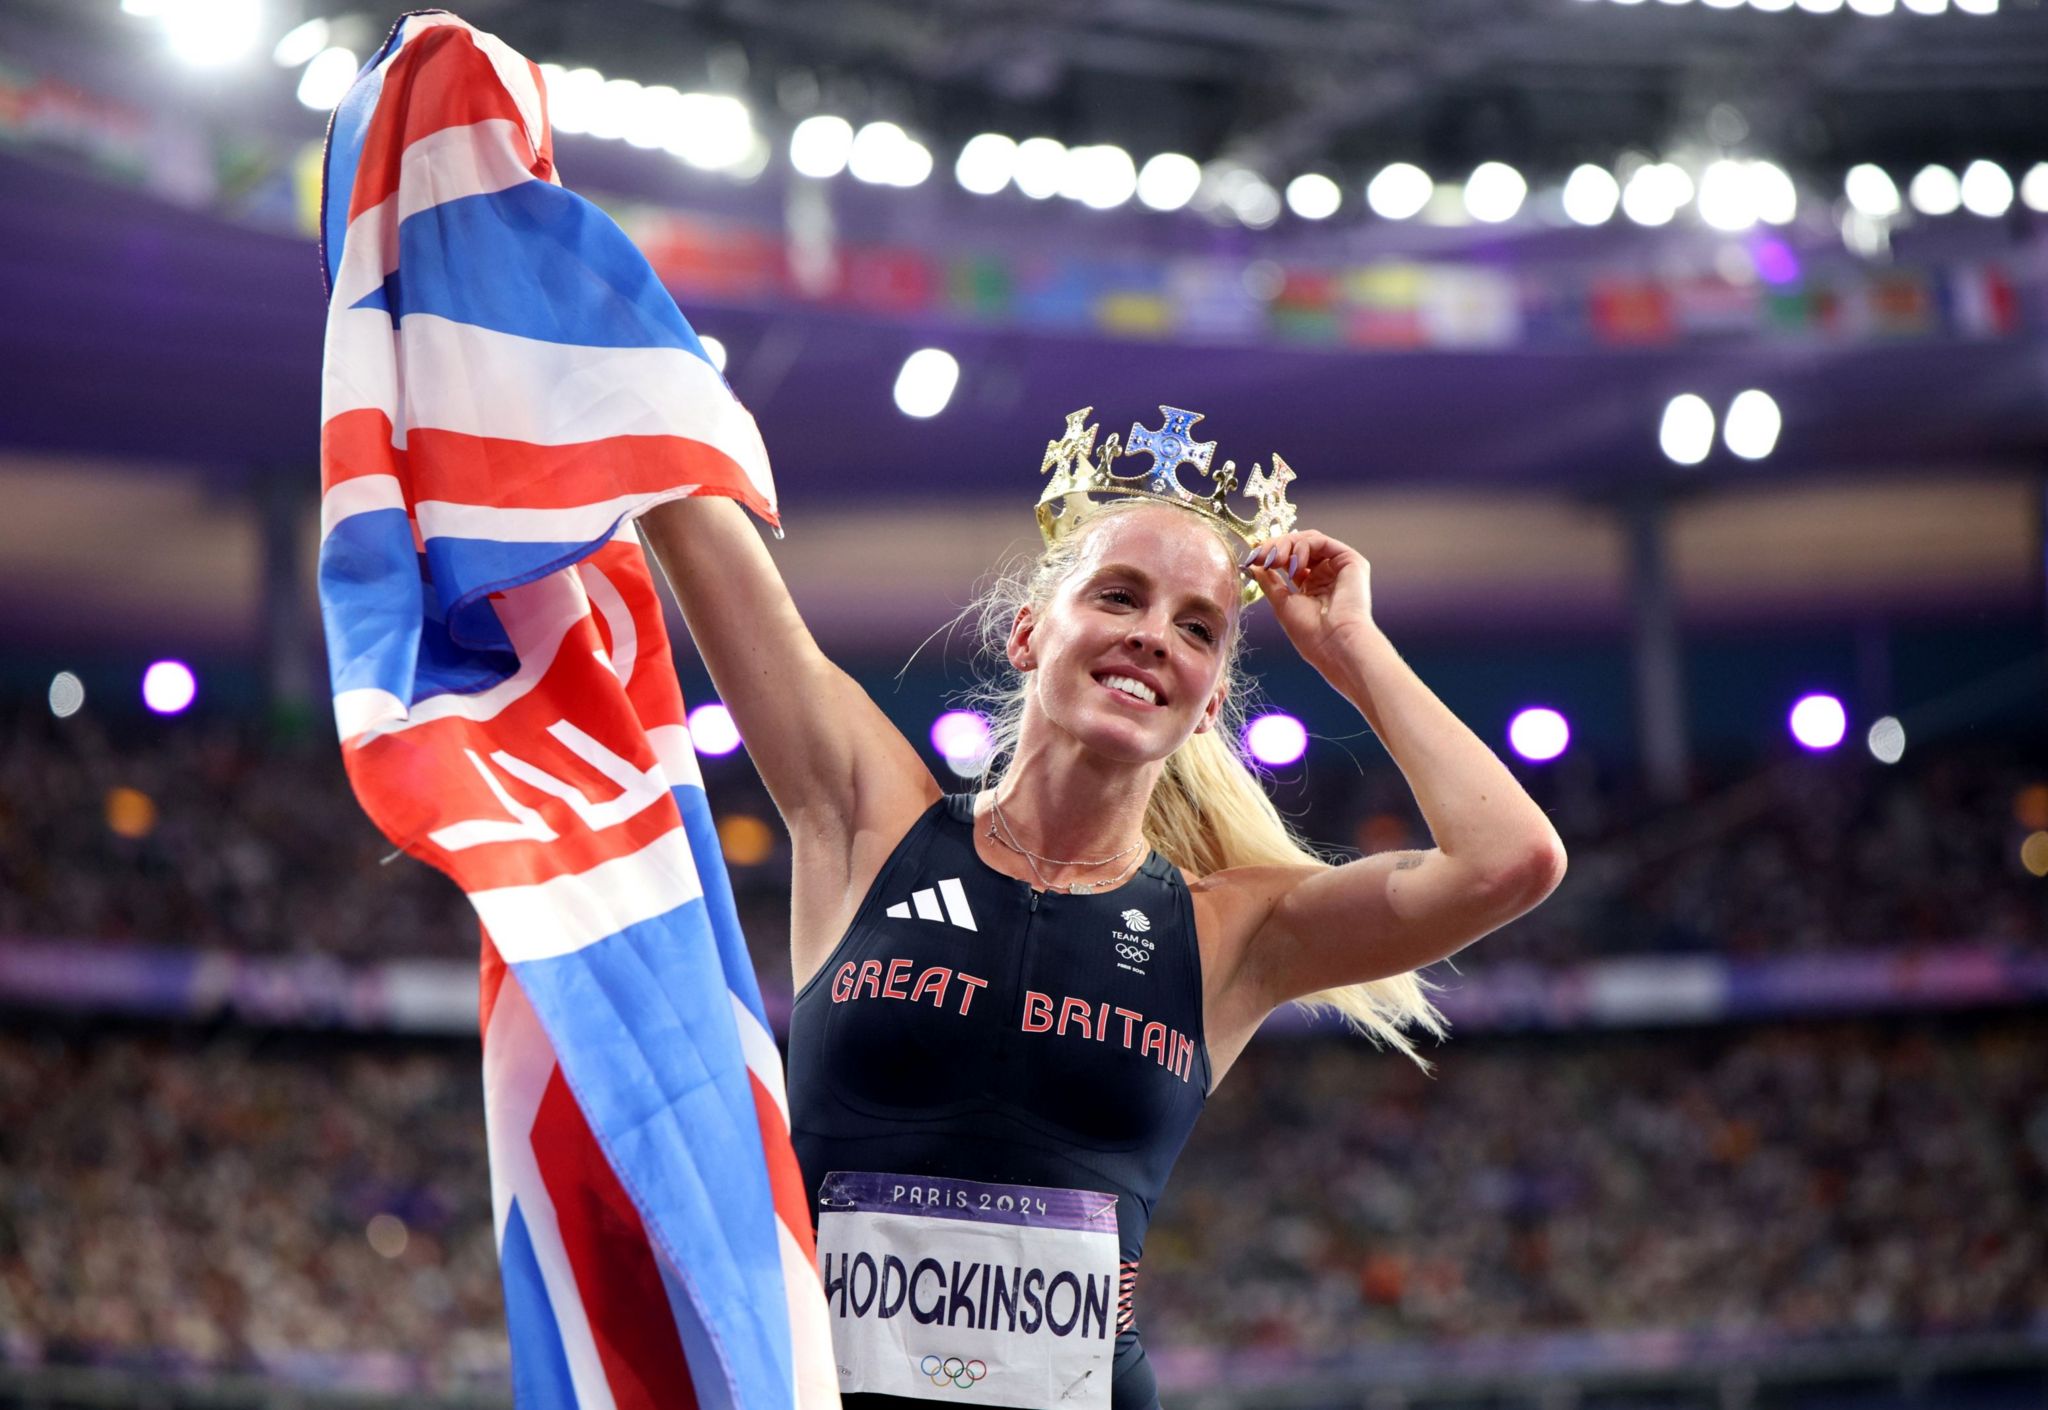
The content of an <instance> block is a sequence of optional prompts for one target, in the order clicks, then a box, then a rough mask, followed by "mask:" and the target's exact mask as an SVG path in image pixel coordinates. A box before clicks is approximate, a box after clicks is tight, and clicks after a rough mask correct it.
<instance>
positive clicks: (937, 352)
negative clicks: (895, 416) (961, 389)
mask: <svg viewBox="0 0 2048 1410" xmlns="http://www.w3.org/2000/svg"><path fill="white" fill-rule="evenodd" d="M959 385H960V363H959V362H958V360H956V359H955V358H954V356H953V354H951V353H949V352H947V351H946V350H945V349H943V348H919V349H918V350H917V351H916V352H914V353H912V354H911V355H910V356H909V357H907V358H905V359H904V360H903V370H902V371H901V372H899V373H897V374H896V409H897V410H898V411H900V412H902V413H903V414H904V415H905V416H916V417H919V418H923V417H928V416H937V415H938V414H939V413H940V412H942V411H944V410H945V409H946V403H947V402H949V401H951V400H952V399H953V388H955V387H957V386H959Z"/></svg>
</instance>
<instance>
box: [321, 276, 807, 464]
mask: <svg viewBox="0 0 2048 1410" xmlns="http://www.w3.org/2000/svg"><path fill="white" fill-rule="evenodd" d="M394 342H395V344H396V346H395V347H394ZM400 360H402V361H403V362H404V364H405V383H406V390H407V395H406V398H405V403H404V406H403V407H402V408H401V407H400V405H399V397H398V395H397V382H396V377H395V375H387V373H388V371H389V370H390V369H395V367H396V365H397V362H398V361H400ZM344 368H345V369H347V370H348V372H349V374H350V376H349V377H348V378H347V379H346V380H342V379H340V378H339V375H338V370H339V369H344ZM326 372H327V377H326V385H325V386H324V388H323V393H322V407H321V414H322V415H323V416H324V417H326V418H329V419H331V418H333V417H334V416H336V415H338V414H340V413H341V412H344V411H351V410H356V409H360V408H362V407H372V408H374V409H376V410H379V411H382V412H383V413H384V414H385V415H386V416H388V417H390V418H391V424H392V427H393V434H392V440H393V442H394V443H395V444H397V445H400V446H402V445H404V444H405V435H406V432H407V430H408V429H410V428H413V427H419V428H422V429H432V430H440V431H453V432H456V433H458V434H461V435H467V436H479V437H491V438H495V439H499V440H511V441H525V442H526V443H528V444H529V445H548V446H560V445H582V444H585V443H587V442H590V441H601V440H606V439H609V438H611V437H613V436H675V437H680V438H683V439H687V440H693V441H699V442H701V443H703V444H705V445H708V446H710V447H711V448H712V449H714V450H717V451H718V452H720V453H721V454H723V455H725V456H726V457H727V458H728V459H730V460H732V461H733V462H734V463H736V464H737V465H739V466H740V468H741V469H742V470H744V471H745V472H746V475H747V478H748V479H749V480H750V481H752V482H753V485H754V488H755V489H756V490H758V491H760V492H761V494H762V495H764V496H765V497H767V498H768V499H769V501H770V502H771V503H772V502H773V499H774V485H775V481H774V477H773V475H772V474H771V473H770V472H769V469H768V452H767V449H766V448H765V447H764V446H763V445H762V444H761V431H760V428H759V427H758V426H756V425H755V424H754V418H753V417H752V416H751V415H750V414H748V412H747V409H746V408H745V407H743V406H741V405H740V404H739V401H738V400H737V399H736V398H735V397H734V396H733V394H732V392H731V391H730V390H729V389H728V388H727V387H726V385H725V382H724V381H723V380H722V379H721V378H720V377H719V375H718V373H717V372H716V371H715V370H714V369H713V368H712V366H711V364H710V363H708V362H706V361H705V360H704V359H703V358H701V357H698V356H697V355H695V354H694V353H688V352H684V351H683V350H682V349H680V348H594V347H582V346H578V345H574V344H569V343H550V342H545V341H542V340H541V339H538V338H522V337H520V336H519V335H518V334H516V333H500V332H497V331H496V330H494V329H489V328H479V327H477V326H475V325H473V324H468V323H456V322H453V321H452V320H450V319H447V318H443V317H441V316H439V315H438V314H428V313H415V314H411V315H408V316H407V318H406V319H405V321H404V323H403V324H402V325H401V326H400V327H399V328H398V330H397V332H396V335H395V339H394V333H393V329H392V325H391V319H390V316H389V315H387V314H386V313H384V312H383V311H382V310H381V309H374V308H371V309H358V308H349V307H347V306H346V305H344V304H343V303H342V302H341V300H340V299H339V298H337V299H336V300H335V304H334V307H333V309H332V311H331V312H330V314H329V316H328V320H327V362H326ZM478 387H489V388H490V389H491V395H490V396H488V397H479V396H477V395H476V390H475V389H476V388H478ZM649 498H650V499H652V498H654V496H649Z"/></svg>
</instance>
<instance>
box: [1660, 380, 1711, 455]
mask: <svg viewBox="0 0 2048 1410" xmlns="http://www.w3.org/2000/svg"><path fill="white" fill-rule="evenodd" d="M1657 444H1658V446H1659V447H1661V448H1662V450H1663V451H1664V454H1665V455H1666V456H1667V457H1669V458H1670V459H1671V460H1672V461H1673V462H1674V463H1676V464H1679V465H1697V464H1699V463H1700V462H1701V461H1702V460H1705V459H1706V458H1707V452H1708V451H1710V450H1712V449H1713V448H1714V408H1712V407H1711V406H1708V405H1707V399H1706V398H1705V397H1701V396H1695V395H1693V394H1692V393H1691V392H1684V393H1682V394H1680V395H1678V396H1675V397H1673V398H1672V399H1671V400H1670V402H1669V403H1668V404H1666V406H1665V408H1664V420H1663V423H1662V424H1661V425H1659V426H1658V428H1657Z"/></svg>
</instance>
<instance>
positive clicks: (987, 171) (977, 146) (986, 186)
mask: <svg viewBox="0 0 2048 1410" xmlns="http://www.w3.org/2000/svg"><path fill="white" fill-rule="evenodd" d="M1016 169H1017V139H1016V138H1014V137H1005V136H1003V134H1002V133H1000V132H984V133H982V134H981V135H980V136H979V137H970V138H968V139H967V145H966V146H965V147H962V148H961V149H960V160H959V161H957V162H955V163H953V178H954V179H955V180H956V181H958V182H959V183H960V185H961V186H962V187H964V188H965V189H967V190H969V191H972V192H973V193H974V194H975V195H977V196H993V195H994V194H995V193H996V192H998V191H1000V190H1002V189H1003V188H1004V187H1005V186H1008V185H1009V184H1010V175H1011V173H1012V172H1014V171H1016Z"/></svg>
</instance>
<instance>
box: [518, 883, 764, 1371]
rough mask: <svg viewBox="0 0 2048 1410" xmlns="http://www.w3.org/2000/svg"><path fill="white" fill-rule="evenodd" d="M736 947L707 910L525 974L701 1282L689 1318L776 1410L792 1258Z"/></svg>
mask: <svg viewBox="0 0 2048 1410" xmlns="http://www.w3.org/2000/svg"><path fill="white" fill-rule="evenodd" d="M711 855H716V853H715V851H714V852H713V853H712V854H711ZM721 929H722V927H721ZM724 938H725V937H724V936H722V935H720V936H714V935H713V925H712V920H711V913H710V910H709V908H708V907H707V905H706V904H705V902H703V901H702V900H696V901H690V902H687V903H686V904H684V905H681V906H678V907H676V908H675V909H674V910H672V911H669V912H667V913H666V914H663V915H660V916H657V917H655V918H654V919H653V920H649V921H643V922H641V923H640V924H637V925H632V926H628V927H627V928H626V929H624V930H621V931H619V932H617V933H616V934H613V935H610V936H607V937H606V938H605V939H603V940H600V941H598V942H597V943H596V944H594V945H588V946H585V947H584V948H583V949H580V950H577V951H575V952H574V953H572V954H568V955H561V956H557V957H554V958H551V959H539V960H527V961H524V962H522V963H520V964H517V965H514V966H513V972H514V973H515V974H516V975H517V977H518V980H519V984H520V987H521V988H522V989H523V990H524V991H525V993H526V996H527V998H528V1000H529V1001H530V1002H531V1003H532V1004H533V1008H534V1012H535V1013H537V1014H538V1015H539V1016H540V1020H541V1024H542V1026H543V1027H544V1028H546V1029H547V1032H548V1036H549V1037H550V1038H551V1039H552V1040H553V1042H554V1045H555V1053H556V1056H557V1058H558V1060H559V1061H560V1062H561V1065H562V1075H563V1076H564V1077H565V1078H566V1079H567V1080H568V1083H569V1088H570V1090H571V1091H572V1092H573V1093H574V1094H575V1096H576V1100H577V1103H578V1105H579V1106H581V1107H582V1109H583V1113H584V1115H585V1117H586V1118H587V1119H588V1120H589V1122H590V1126H591V1129H592V1130H593V1131H596V1132H598V1133H600V1134H601V1135H602V1136H604V1137H605V1153H606V1155H608V1156H609V1157H610V1158H611V1162H612V1168H613V1169H614V1170H615V1171H616V1172H617V1173H618V1176H619V1180H620V1183H621V1184H623V1185H624V1186H625V1188H626V1190H627V1191H628V1193H630V1194H631V1195H632V1197H633V1200H634V1203H635V1204H636V1205H638V1206H639V1208H640V1209H641V1211H642V1214H643V1216H644V1218H645V1219H646V1222H647V1226H648V1229H649V1231H650V1232H651V1233H653V1235H654V1236H655V1238H656V1240H657V1241H658V1242H659V1243H660V1244H661V1245H662V1246H663V1248H664V1250H666V1251H668V1252H672V1253H673V1254H674V1257H675V1261H676V1263H677V1264H678V1266H680V1267H682V1268H687V1269H688V1270H689V1277H688V1280H687V1283H686V1292H687V1294H688V1296H689V1298H690V1307H691V1309H693V1310H694V1311H695V1313H696V1315H697V1316H698V1317H699V1318H701V1319H702V1320H703V1322H704V1323H705V1325H706V1327H707V1329H708V1331H709V1334H710V1339H711V1341H712V1342H713V1343H715V1345H716V1346H717V1347H718V1349H719V1351H720V1352H721V1354H722V1359H723V1361H724V1364H725V1367H726V1370H727V1372H728V1374H729V1375H730V1376H731V1377H732V1379H733V1382H734V1383H735V1384H736V1385H738V1386H741V1387H750V1388H753V1390H754V1392H755V1393H756V1394H758V1395H759V1397H760V1398H759V1399H758V1400H755V1398H754V1396H753V1395H749V1396H747V1397H746V1399H747V1400H748V1402H749V1403H758V1404H764V1405H765V1404H769V1403H772V1402H774V1401H775V1400H776V1399H777V1397H776V1396H775V1395H774V1394H772V1393H770V1392H769V1391H768V1388H769V1387H783V1388H785V1389H786V1388H787V1387H789V1386H791V1385H793V1384H794V1367H793V1362H792V1353H791V1350H790V1338H789V1324H788V1321H787V1318H786V1316H783V1315H782V1314H783V1308H782V1306H781V1305H780V1301H779V1298H778V1299H777V1300H776V1301H775V1302H774V1303H771V1304H769V1305H766V1306H764V1305H763V1304H764V1299H762V1298H761V1290H762V1289H763V1288H776V1289H778V1290H779V1289H780V1287H781V1283H782V1251H781V1246H780V1236H779V1235H778V1233H777V1227H778V1226H777V1223H776V1216H775V1206H774V1202H773V1199H772V1197H771V1195H770V1192H769V1189H770V1187H769V1184H768V1162H767V1159H766V1156H765V1155H764V1153H763V1151H762V1148H761V1128H760V1122H759V1118H758V1116H757V1114H756V1112H755V1108H754V1095H753V1079H752V1077H751V1076H750V1075H749V1073H748V1071H747V1065H746V1059H745V1058H744V1056H743V1055H742V1052H741V1048H740V1043H739V1030H738V1027H737V1025H736V1022H735V1020H734V1017H733V1010H732V991H731V990H730V989H729V988H728V987H727V986H728V985H729V984H732V983H734V982H735V981H736V978H737V974H738V973H741V972H744V973H747V974H748V975H749V976H750V977H751V963H747V964H743V965H742V966H741V969H740V970H739V971H735V970H734V969H732V968H731V967H730V966H728V965H726V964H725V963H724V962H723V959H722V956H721V954H720V950H721V948H722V942H723V941H724ZM733 939H734V941H735V942H737V940H738V937H737V936H736V935H735V936H734V937H733ZM739 953H740V954H741V955H742V956H744V955H745V953H746V951H745V947H744V946H743V945H741V946H740V949H739ZM764 1313H767V1314H773V1316H774V1319H775V1320H769V1318H768V1317H766V1316H764V1315H763V1314H764ZM700 1369H701V1368H700ZM700 1379H701V1377H700Z"/></svg>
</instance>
